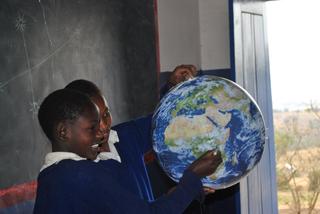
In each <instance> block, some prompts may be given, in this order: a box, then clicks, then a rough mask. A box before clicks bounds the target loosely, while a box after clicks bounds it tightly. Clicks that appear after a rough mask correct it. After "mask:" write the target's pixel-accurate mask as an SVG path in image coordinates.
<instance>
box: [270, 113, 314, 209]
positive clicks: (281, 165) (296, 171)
mask: <svg viewBox="0 0 320 214" xmlns="http://www.w3.org/2000/svg"><path fill="white" fill-rule="evenodd" d="M310 124H311V125H310ZM319 124H320V120H319V119H316V117H315V115H314V113H312V112H303V111H302V112H275V113H274V126H275V131H276V132H277V131H278V133H280V132H281V133H282V134H283V133H285V134H286V137H283V136H284V135H282V137H283V138H278V140H276V148H277V147H278V148H277V170H281V173H282V174H278V175H277V176H278V181H279V179H280V180H281V179H282V181H284V182H285V180H284V179H283V176H288V177H290V176H292V175H294V179H290V181H289V182H288V183H287V185H284V184H285V183H282V188H279V187H278V207H279V213H280V214H291V213H298V212H297V211H296V212H294V208H293V205H294V203H293V202H294V200H293V195H292V193H291V192H290V190H291V191H292V190H298V191H296V192H299V199H300V204H301V212H300V213H302V214H303V213H306V214H307V213H310V212H309V210H308V207H309V205H308V202H309V201H310V200H308V199H309V198H308V197H310V196H311V195H310V194H311V193H312V191H313V190H314V189H310V187H309V183H310V180H309V177H308V175H309V173H310V172H312V171H315V170H319V168H320V144H319V143H318V142H319V140H318V139H320V137H319V136H320V132H319V130H320V126H319ZM279 136H280V137H281V135H279ZM288 136H289V137H288ZM290 137H291V138H290ZM296 139H299V140H296ZM285 144H287V145H285ZM288 145H289V146H288ZM283 146H285V147H283ZM281 147H282V148H281ZM279 148H280V149H282V150H279ZM280 176H282V177H280ZM294 182H295V183H294ZM288 184H289V185H290V186H291V188H289V187H288ZM315 213H319V214H320V199H318V200H317V203H316V205H315V208H314V210H313V211H312V214H315Z"/></svg>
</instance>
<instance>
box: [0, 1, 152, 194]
mask: <svg viewBox="0 0 320 214" xmlns="http://www.w3.org/2000/svg"><path fill="white" fill-rule="evenodd" d="M154 23H155V21H154V2H153V1H150V0H90V1H89V0H2V1H1V4H0V68H1V70H0V132H1V134H0V153H1V154H0V190H1V189H4V188H8V187H10V186H12V185H15V184H21V183H25V182H28V181H31V180H34V179H36V176H37V175H38V172H39V169H40V167H41V165H42V162H43V159H44V155H45V154H46V153H47V152H48V151H50V144H48V143H47V142H48V141H47V139H46V138H45V136H44V134H43V133H42V132H41V130H40V127H39V125H38V120H37V110H38V108H39V105H40V103H41V101H42V100H43V99H44V97H45V96H47V95H48V94H49V93H50V92H52V91H54V90H56V89H59V88H62V87H64V86H65V85H66V84H67V83H69V82H70V81H72V80H74V79H79V78H84V79H88V80H91V81H93V82H95V83H96V84H97V85H98V86H99V87H100V88H101V89H102V91H103V93H104V94H105V95H106V97H107V99H108V103H109V105H110V108H111V112H112V115H113V120H114V123H115V124H116V123H119V122H122V121H126V120H128V119H130V118H133V117H136V116H139V115H144V114H147V113H149V112H151V111H152V110H153V109H154V107H155V105H156V103H157V72H156V49H155V25H154Z"/></svg>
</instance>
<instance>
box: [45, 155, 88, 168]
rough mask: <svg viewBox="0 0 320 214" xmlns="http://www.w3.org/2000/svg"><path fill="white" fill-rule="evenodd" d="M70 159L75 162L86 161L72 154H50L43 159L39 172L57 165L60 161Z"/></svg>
mask: <svg viewBox="0 0 320 214" xmlns="http://www.w3.org/2000/svg"><path fill="white" fill-rule="evenodd" d="M66 159H71V160H75V161H79V160H86V158H83V157H80V156H79V155H77V154H75V153H72V152H50V153H48V154H47V155H46V157H45V159H44V164H43V166H42V167H41V169H40V172H41V171H42V170H44V169H45V168H47V167H49V166H51V165H53V164H57V163H59V162H60V161H62V160H66Z"/></svg>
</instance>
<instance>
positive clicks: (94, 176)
mask: <svg viewBox="0 0 320 214" xmlns="http://www.w3.org/2000/svg"><path fill="white" fill-rule="evenodd" d="M104 113H106V112H104ZM106 115H107V114H106ZM100 117H101V112H100V111H99V108H98V107H97V105H95V104H94V103H93V102H92V101H91V100H90V99H89V98H88V97H87V96H85V95H83V94H81V93H78V92H76V91H73V90H69V89H62V90H58V91H55V92H53V93H51V94H50V95H49V96H48V97H46V98H45V100H44V101H43V103H42V104H41V106H40V109H39V114H38V119H39V122H40V125H41V128H42V129H43V131H44V133H45V134H46V136H47V137H48V138H49V140H50V141H51V143H52V150H53V152H52V153H49V154H48V155H47V156H46V160H45V165H44V166H43V167H42V170H41V172H40V174H39V177H38V189H37V197H36V202H35V208H34V213H80V214H81V213H181V212H182V211H183V210H184V209H185V208H186V207H187V205H188V204H189V203H190V202H191V201H192V200H193V199H194V198H197V197H201V196H202V194H203V192H202V184H201V181H200V178H202V177H204V176H206V175H209V174H212V173H213V172H214V171H215V169H216V168H217V166H218V165H219V164H220V163H221V157H220V155H214V154H213V152H211V151H210V152H207V153H206V154H205V155H204V156H202V157H201V158H199V159H198V160H196V161H195V162H194V163H193V164H191V165H190V167H189V168H188V169H187V170H186V171H185V173H184V175H183V177H182V178H181V180H180V182H179V184H178V185H177V187H176V189H175V190H174V191H173V192H171V193H170V194H168V195H166V196H164V197H162V198H159V199H158V200H156V201H154V202H148V201H146V200H142V199H141V198H140V197H137V196H136V195H135V194H133V193H131V192H130V191H128V190H127V189H126V187H124V186H123V185H122V184H121V179H122V178H123V176H126V175H127V170H126V169H124V168H123V167H122V165H121V163H119V162H117V161H115V160H108V161H104V163H103V164H101V163H100V161H99V162H94V161H92V160H96V158H97V155H98V152H99V151H100V147H99V144H101V143H104V142H105V138H106V137H107V136H106V134H105V133H101V132H100V128H99V124H101V121H100ZM107 128H108V127H106V129H107Z"/></svg>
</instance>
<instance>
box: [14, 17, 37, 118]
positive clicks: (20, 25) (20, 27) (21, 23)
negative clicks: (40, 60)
mask: <svg viewBox="0 0 320 214" xmlns="http://www.w3.org/2000/svg"><path fill="white" fill-rule="evenodd" d="M15 27H16V29H17V31H19V32H20V33H21V36H22V40H23V47H24V53H25V57H26V61H27V73H28V76H29V82H30V88H31V99H32V106H34V103H35V99H34V91H33V80H32V73H31V64H30V60H29V53H28V48H27V42H26V38H25V35H24V31H25V29H26V20H25V19H24V14H21V13H19V14H18V16H17V18H16V24H15ZM32 109H33V112H34V109H35V108H34V107H33V108H32ZM33 119H35V117H34V114H33Z"/></svg>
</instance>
